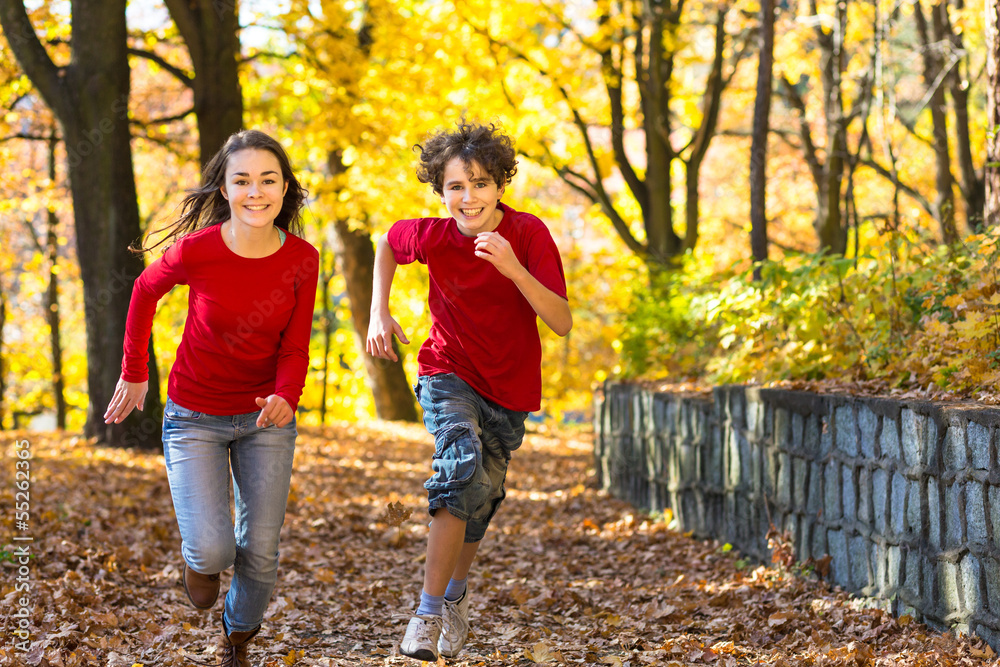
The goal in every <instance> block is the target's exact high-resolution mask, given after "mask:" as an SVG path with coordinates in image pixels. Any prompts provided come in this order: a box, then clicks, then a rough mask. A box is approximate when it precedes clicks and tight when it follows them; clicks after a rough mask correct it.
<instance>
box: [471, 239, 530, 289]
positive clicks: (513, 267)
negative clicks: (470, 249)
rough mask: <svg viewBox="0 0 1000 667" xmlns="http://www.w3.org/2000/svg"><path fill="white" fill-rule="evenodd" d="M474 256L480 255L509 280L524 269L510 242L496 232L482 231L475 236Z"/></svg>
mask: <svg viewBox="0 0 1000 667" xmlns="http://www.w3.org/2000/svg"><path fill="white" fill-rule="evenodd" d="M476 257H482V258H483V259H485V260H486V261H487V262H489V263H490V264H492V265H493V266H495V267H496V268H497V271H499V272H500V273H501V274H502V275H503V276H505V277H507V278H510V279H511V280H513V279H514V278H515V277H516V276H517V274H518V273H519V272H521V271H524V267H523V266H521V262H520V261H518V259H517V255H515V254H514V250H513V248H511V247H510V242H509V241H507V239H505V238H504V237H502V236H500V235H499V234H497V233H496V232H483V233H482V234H478V235H477V236H476Z"/></svg>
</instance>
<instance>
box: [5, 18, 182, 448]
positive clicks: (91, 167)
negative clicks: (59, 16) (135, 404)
mask: <svg viewBox="0 0 1000 667" xmlns="http://www.w3.org/2000/svg"><path fill="white" fill-rule="evenodd" d="M71 11H72V22H73V26H72V40H71V43H72V59H71V62H70V64H69V65H67V66H66V67H62V68H60V67H56V66H55V64H54V63H53V62H52V60H51V59H50V58H49V56H48V54H47V52H46V50H45V47H44V46H42V44H41V42H40V41H39V40H38V37H37V35H36V34H35V31H34V28H33V27H32V25H31V22H30V21H29V19H28V15H27V13H26V12H25V8H24V5H23V3H22V2H15V1H13V0H0V23H2V26H3V31H4V34H5V35H6V36H7V37H8V40H9V42H10V46H11V49H12V51H13V52H14V55H15V56H16V57H17V59H18V61H19V63H20V64H21V67H22V69H23V70H24V72H25V73H26V74H27V75H28V77H29V78H30V79H31V81H32V83H33V84H34V85H35V87H36V88H37V89H38V91H39V93H40V94H41V95H42V97H43V98H44V99H45V102H46V103H47V104H48V105H49V107H51V108H52V110H53V111H54V112H55V114H56V117H57V118H58V119H59V122H60V125H61V126H62V128H63V137H64V139H65V143H66V153H67V162H68V165H69V179H70V189H71V192H72V196H73V209H74V213H75V219H76V241H77V255H78V257H79V261H80V273H81V276H82V278H83V292H84V312H85V320H86V325H87V385H88V389H89V405H88V408H87V425H86V428H85V434H86V435H87V436H88V437H94V436H96V437H97V439H98V441H100V442H103V443H106V444H110V445H114V446H138V447H147V448H153V447H160V416H161V414H162V405H161V404H160V399H159V376H158V374H157V372H156V362H155V356H154V355H153V354H150V362H149V394H148V395H147V397H146V411H145V413H138V412H134V413H133V414H132V415H130V416H129V417H128V418H127V419H126V420H125V421H123V422H122V423H121V424H105V423H104V419H103V415H104V411H105V409H106V408H107V406H108V403H109V402H110V400H111V397H112V395H113V394H114V390H115V386H116V384H117V382H118V378H119V376H120V374H121V358H122V344H123V342H124V339H125V318H126V315H127V312H128V304H129V300H130V298H131V295H132V284H133V282H134V281H135V278H136V277H137V276H138V275H139V273H140V272H141V271H142V269H143V263H142V260H141V259H139V258H138V257H136V256H135V255H133V254H132V253H131V252H129V250H128V246H129V244H130V243H132V242H133V241H134V240H136V239H137V238H139V236H140V234H141V230H140V227H139V208H138V204H137V201H136V191H135V178H134V174H133V170H132V149H131V145H130V140H131V137H130V135H129V120H128V99H129V67H128V55H127V45H126V30H125V0H73V2H72V3H71ZM150 348H152V340H150Z"/></svg>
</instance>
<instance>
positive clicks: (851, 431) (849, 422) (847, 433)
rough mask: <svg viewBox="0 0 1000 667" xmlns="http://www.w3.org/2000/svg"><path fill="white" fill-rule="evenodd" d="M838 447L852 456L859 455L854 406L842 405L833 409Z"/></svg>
mask: <svg viewBox="0 0 1000 667" xmlns="http://www.w3.org/2000/svg"><path fill="white" fill-rule="evenodd" d="M833 422H834V430H835V431H836V445H837V449H838V450H840V451H841V452H843V453H844V454H845V455H847V456H850V457H851V458H853V457H855V456H857V455H858V437H857V433H856V432H855V428H854V406H852V405H841V406H839V407H837V408H835V409H834V411H833Z"/></svg>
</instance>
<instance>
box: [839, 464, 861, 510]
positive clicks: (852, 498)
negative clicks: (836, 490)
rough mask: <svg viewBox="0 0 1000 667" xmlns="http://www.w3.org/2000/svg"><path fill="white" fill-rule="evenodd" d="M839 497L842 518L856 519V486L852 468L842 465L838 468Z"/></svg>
mask: <svg viewBox="0 0 1000 667" xmlns="http://www.w3.org/2000/svg"><path fill="white" fill-rule="evenodd" d="M840 484H841V491H840V497H841V501H842V503H843V508H844V520H845V521H848V522H851V523H853V522H854V521H856V520H857V499H858V487H857V479H856V478H855V473H854V468H852V467H850V466H848V465H842V466H841V468H840Z"/></svg>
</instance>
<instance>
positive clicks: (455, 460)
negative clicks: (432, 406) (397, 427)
mask: <svg viewBox="0 0 1000 667" xmlns="http://www.w3.org/2000/svg"><path fill="white" fill-rule="evenodd" d="M479 447H480V445H479V438H478V437H477V436H476V431H475V430H474V429H473V428H472V426H471V425H469V424H456V425H455V426H450V427H448V428H446V429H442V430H441V432H440V433H438V435H437V437H436V438H435V442H434V460H433V461H431V468H432V469H433V470H434V474H433V475H432V476H431V478H430V479H429V480H427V481H426V482H425V483H424V488H425V489H428V490H429V491H441V490H444V489H454V488H458V487H461V486H465V485H467V484H468V483H469V482H470V481H471V480H472V478H473V476H475V474H476V468H477V467H479V466H480V465H482V464H481V461H482V451H481V450H480V448H479Z"/></svg>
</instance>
